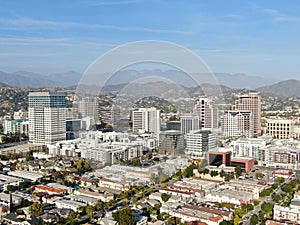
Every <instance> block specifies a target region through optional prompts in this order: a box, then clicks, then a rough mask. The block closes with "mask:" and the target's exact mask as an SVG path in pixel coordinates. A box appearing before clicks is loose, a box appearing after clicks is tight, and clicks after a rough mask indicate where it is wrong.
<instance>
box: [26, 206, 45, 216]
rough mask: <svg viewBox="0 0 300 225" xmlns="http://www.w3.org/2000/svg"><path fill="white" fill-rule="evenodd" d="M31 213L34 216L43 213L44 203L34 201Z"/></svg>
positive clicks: (30, 207)
mask: <svg viewBox="0 0 300 225" xmlns="http://www.w3.org/2000/svg"><path fill="white" fill-rule="evenodd" d="M29 213H30V214H31V216H32V217H33V218H35V217H37V216H40V215H42V214H43V213H44V211H43V208H42V205H41V204H40V203H33V204H32V205H30V206H29Z"/></svg>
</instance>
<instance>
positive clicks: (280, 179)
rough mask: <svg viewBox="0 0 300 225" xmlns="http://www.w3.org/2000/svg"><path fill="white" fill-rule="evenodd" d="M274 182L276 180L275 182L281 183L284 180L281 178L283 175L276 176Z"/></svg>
mask: <svg viewBox="0 0 300 225" xmlns="http://www.w3.org/2000/svg"><path fill="white" fill-rule="evenodd" d="M275 182H276V183H279V184H282V183H284V182H285V178H283V177H277V178H276V179H275Z"/></svg>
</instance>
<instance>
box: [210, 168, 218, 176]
mask: <svg viewBox="0 0 300 225" xmlns="http://www.w3.org/2000/svg"><path fill="white" fill-rule="evenodd" d="M218 174H219V173H218V171H215V170H212V171H210V176H212V177H216V176H218Z"/></svg>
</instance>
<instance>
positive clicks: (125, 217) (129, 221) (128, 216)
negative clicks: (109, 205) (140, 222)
mask: <svg viewBox="0 0 300 225" xmlns="http://www.w3.org/2000/svg"><path fill="white" fill-rule="evenodd" d="M112 216H113V218H114V219H115V220H116V221H117V222H118V224H119V225H135V224H136V221H135V219H134V214H133V212H132V211H131V209H130V208H128V207H127V208H123V209H121V210H118V211H117V212H114V213H113V214H112Z"/></svg>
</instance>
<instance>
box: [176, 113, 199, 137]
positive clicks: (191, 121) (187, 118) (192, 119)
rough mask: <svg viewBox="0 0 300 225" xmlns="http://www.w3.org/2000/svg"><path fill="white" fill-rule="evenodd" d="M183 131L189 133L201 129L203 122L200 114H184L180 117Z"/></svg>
mask: <svg viewBox="0 0 300 225" xmlns="http://www.w3.org/2000/svg"><path fill="white" fill-rule="evenodd" d="M180 122H181V133H183V134H187V133H188V132H190V131H191V130H199V129H200V128H201V122H200V120H199V117H198V116H195V115H183V116H181V117H180Z"/></svg>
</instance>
